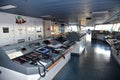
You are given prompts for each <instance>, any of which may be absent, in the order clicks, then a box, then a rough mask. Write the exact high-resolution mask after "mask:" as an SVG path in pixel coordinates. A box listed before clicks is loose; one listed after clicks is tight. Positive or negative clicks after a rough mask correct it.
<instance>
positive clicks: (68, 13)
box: [0, 0, 120, 22]
mask: <svg viewBox="0 0 120 80" xmlns="http://www.w3.org/2000/svg"><path fill="white" fill-rule="evenodd" d="M8 4H10V5H15V6H17V8H16V9H10V10H0V11H2V12H8V13H14V14H20V15H25V16H32V17H41V16H45V15H51V16H53V17H57V18H59V19H65V20H66V21H68V20H72V21H74V20H75V21H76V20H80V19H81V18H86V17H92V20H94V18H96V17H95V16H91V15H92V14H91V13H92V12H100V11H108V14H107V15H109V16H111V15H114V14H115V12H116V11H118V10H120V0H0V6H3V5H8ZM109 16H108V18H109ZM106 19H107V18H106ZM91 22H93V21H91Z"/></svg>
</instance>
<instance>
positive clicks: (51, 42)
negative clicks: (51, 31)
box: [0, 39, 72, 80]
mask: <svg viewBox="0 0 120 80" xmlns="http://www.w3.org/2000/svg"><path fill="white" fill-rule="evenodd" d="M66 41H67V40H64V41H62V42H60V41H59V40H57V39H46V40H36V41H31V42H24V43H18V44H14V45H9V46H3V47H0V59H1V60H0V70H2V71H1V72H2V75H0V80H3V79H4V80H13V79H14V80H33V79H34V80H38V78H40V77H41V79H40V80H49V79H50V78H49V77H51V73H54V69H57V70H56V72H55V73H54V75H52V77H51V79H52V78H53V77H54V76H55V75H56V74H57V72H58V71H59V70H60V69H61V67H63V66H64V65H65V64H66V63H67V62H68V60H69V59H70V51H71V50H72V45H69V47H68V44H70V43H69V41H67V42H66ZM60 65H61V66H60ZM8 71H9V73H7V72H8ZM10 73H11V74H10ZM13 74H16V75H13ZM48 74H49V75H48ZM5 75H10V76H13V78H11V77H10V76H8V77H6V76H5ZM20 75H24V77H19V76H20Z"/></svg>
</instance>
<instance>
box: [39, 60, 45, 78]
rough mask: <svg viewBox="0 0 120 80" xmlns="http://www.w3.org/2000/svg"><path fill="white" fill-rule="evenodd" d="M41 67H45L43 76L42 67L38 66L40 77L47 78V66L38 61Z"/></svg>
mask: <svg viewBox="0 0 120 80" xmlns="http://www.w3.org/2000/svg"><path fill="white" fill-rule="evenodd" d="M37 62H38V63H39V64H40V65H41V66H43V74H42V73H41V69H40V66H39V65H38V64H37V65H38V73H39V75H40V77H45V75H46V68H45V66H44V65H43V64H42V63H40V62H39V61H37Z"/></svg>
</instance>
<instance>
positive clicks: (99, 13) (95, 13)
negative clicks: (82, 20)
mask: <svg viewBox="0 0 120 80" xmlns="http://www.w3.org/2000/svg"><path fill="white" fill-rule="evenodd" d="M100 13H108V11H99V12H92V14H100Z"/></svg>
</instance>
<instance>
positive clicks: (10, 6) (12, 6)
mask: <svg viewBox="0 0 120 80" xmlns="http://www.w3.org/2000/svg"><path fill="white" fill-rule="evenodd" d="M13 8H16V6H14V5H5V6H2V7H0V9H2V10H7V9H13Z"/></svg>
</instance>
